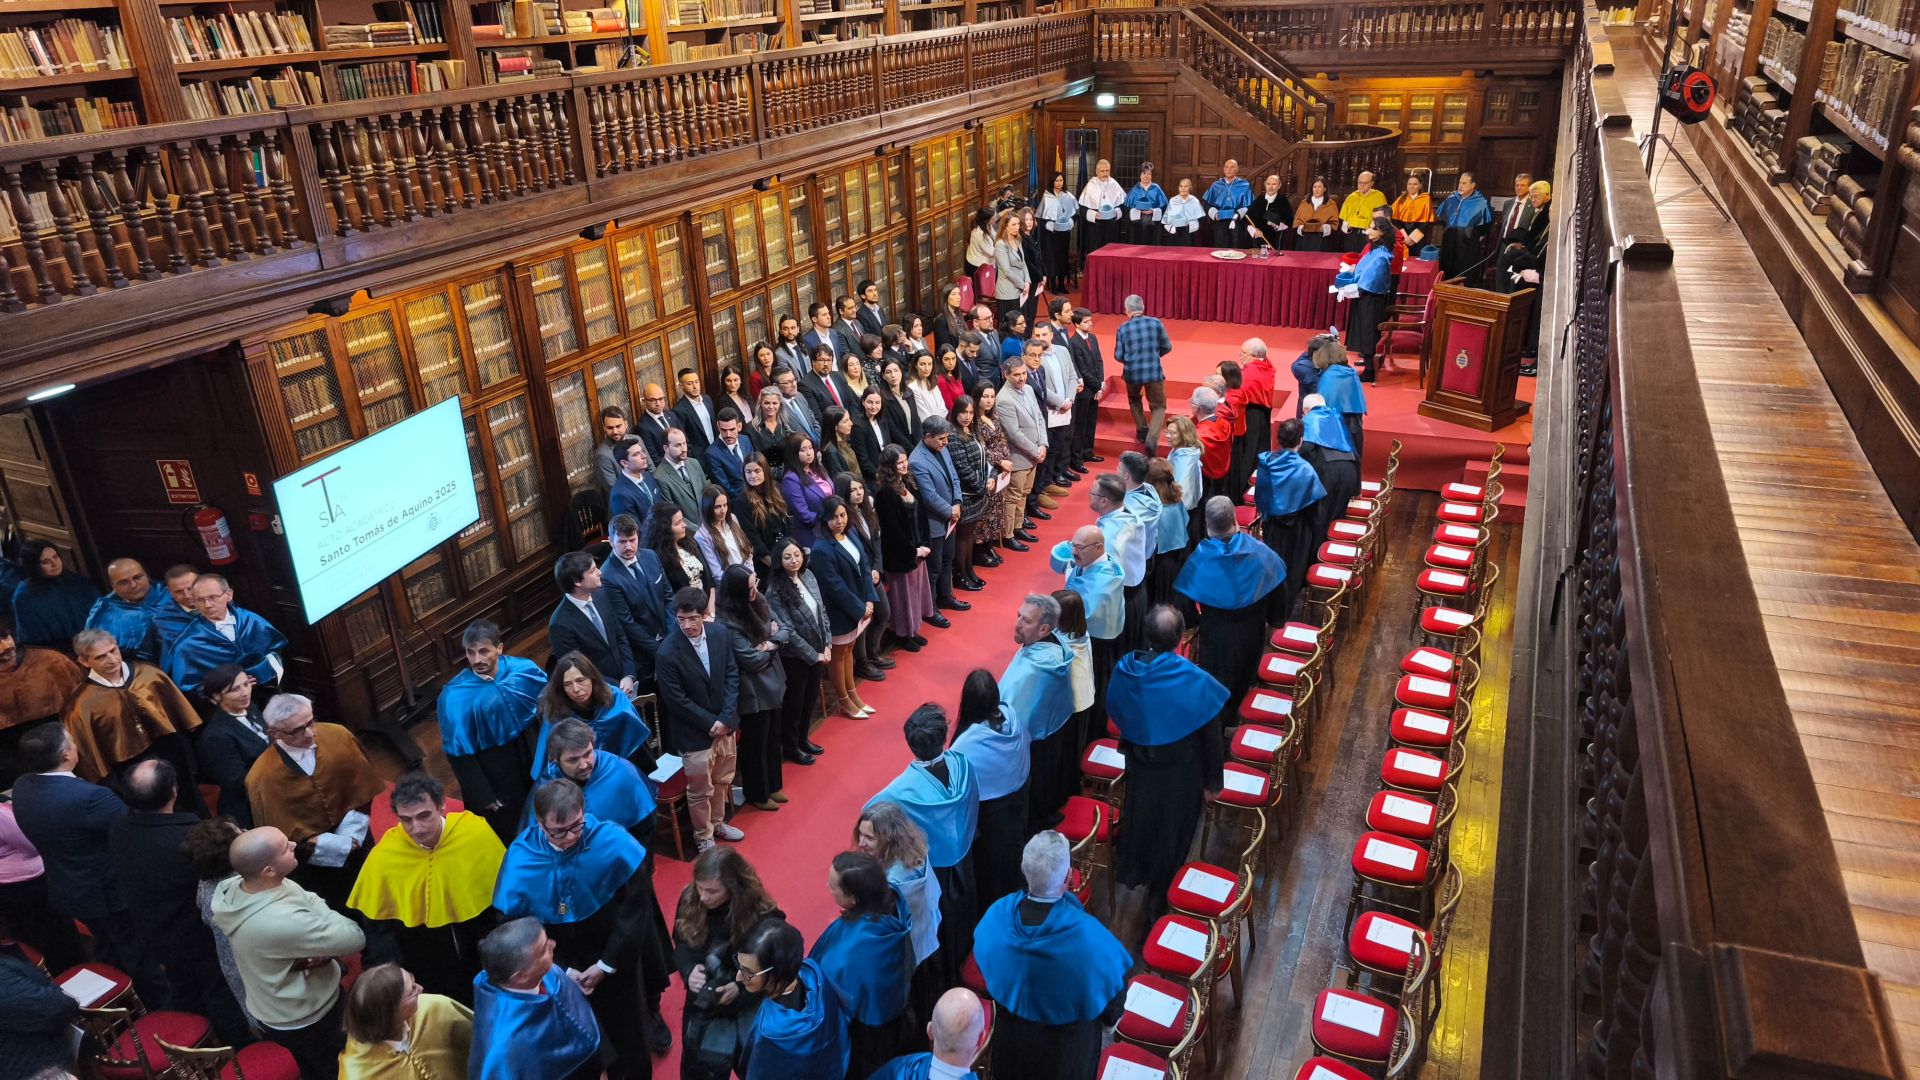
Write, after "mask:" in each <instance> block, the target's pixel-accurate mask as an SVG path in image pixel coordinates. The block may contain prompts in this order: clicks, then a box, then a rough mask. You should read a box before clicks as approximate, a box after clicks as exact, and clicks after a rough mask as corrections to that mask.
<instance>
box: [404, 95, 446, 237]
mask: <svg viewBox="0 0 1920 1080" xmlns="http://www.w3.org/2000/svg"><path fill="white" fill-rule="evenodd" d="M431 123H433V114H432V113H430V112H426V111H412V112H408V113H407V114H406V116H405V117H404V118H402V120H401V122H400V137H401V139H403V140H404V141H405V142H406V144H407V146H408V148H409V159H410V160H411V161H412V162H413V170H412V175H413V177H414V179H415V183H416V185H417V190H418V193H419V199H420V202H419V206H418V210H419V213H420V216H421V217H429V218H430V217H434V216H435V215H437V214H438V213H439V212H440V210H439V207H438V206H437V205H436V203H437V201H438V200H436V199H435V198H434V196H433V182H434V179H435V176H436V174H437V173H439V172H441V171H442V169H443V168H444V163H442V162H441V161H440V160H439V155H437V154H436V153H434V147H433V140H432V138H431V137H430V135H429V134H428V131H427V126H428V125H429V124H431ZM443 183H444V181H443Z"/></svg>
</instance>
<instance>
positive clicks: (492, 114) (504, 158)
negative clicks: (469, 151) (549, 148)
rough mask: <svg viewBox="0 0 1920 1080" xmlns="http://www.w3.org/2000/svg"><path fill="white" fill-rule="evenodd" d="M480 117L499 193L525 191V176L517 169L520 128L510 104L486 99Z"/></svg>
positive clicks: (515, 193)
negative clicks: (494, 162) (496, 172)
mask: <svg viewBox="0 0 1920 1080" xmlns="http://www.w3.org/2000/svg"><path fill="white" fill-rule="evenodd" d="M480 119H481V123H482V127H483V128H484V129H485V130H486V132H487V153H488V155H489V156H491V157H494V158H495V159H496V160H497V162H498V168H499V170H500V192H501V194H502V195H506V194H513V195H525V194H526V193H527V177H526V175H525V174H524V173H522V172H521V171H520V142H521V140H520V131H519V129H518V128H516V127H515V126H514V123H513V109H512V107H511V106H507V105H503V104H501V103H499V102H492V101H490V102H487V103H486V104H485V105H484V106H482V107H481V114H480Z"/></svg>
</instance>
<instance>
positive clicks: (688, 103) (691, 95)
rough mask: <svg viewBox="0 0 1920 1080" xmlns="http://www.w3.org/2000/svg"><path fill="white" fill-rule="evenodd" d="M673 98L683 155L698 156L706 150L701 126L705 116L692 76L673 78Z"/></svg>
mask: <svg viewBox="0 0 1920 1080" xmlns="http://www.w3.org/2000/svg"><path fill="white" fill-rule="evenodd" d="M672 81H673V100H674V103H675V104H677V105H678V106H679V116H680V131H681V135H682V136H683V138H682V140H681V144H682V147H683V148H684V151H685V152H684V153H683V155H682V156H683V157H698V156H699V155H701V154H703V153H705V152H706V149H707V138H706V135H705V132H704V131H703V129H702V126H703V124H704V122H705V120H706V116H705V114H704V112H703V111H702V109H701V108H700V87H699V85H698V82H697V81H696V80H694V79H693V78H691V77H689V76H687V75H685V74H680V75H676V76H674V78H673V80H672Z"/></svg>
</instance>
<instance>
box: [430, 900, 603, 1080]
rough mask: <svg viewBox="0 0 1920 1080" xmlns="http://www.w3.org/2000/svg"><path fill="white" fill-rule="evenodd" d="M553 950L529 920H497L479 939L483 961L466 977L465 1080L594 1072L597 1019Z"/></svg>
mask: <svg viewBox="0 0 1920 1080" xmlns="http://www.w3.org/2000/svg"><path fill="white" fill-rule="evenodd" d="M553 952H554V946H553V941H552V939H550V938H549V937H547V934H546V932H545V931H544V930H542V929H541V927H540V924H539V922H538V921H537V920H535V919H515V920H513V921H512V922H508V923H505V924H503V925H501V926H500V927H499V928H497V929H496V930H494V932H493V933H491V934H488V935H487V937H486V939H485V940H483V941H482V942H481V943H480V956H481V960H482V962H483V963H484V964H485V965H486V968H485V970H483V971H482V972H481V973H480V974H479V975H476V976H474V980H473V1046H472V1049H471V1051H470V1052H469V1055H468V1059H467V1078H468V1080H527V1078H528V1077H536V1076H537V1077H541V1078H543V1080H545V1078H551V1080H594V1078H597V1077H598V1076H599V1075H600V1024H599V1022H598V1021H597V1020H596V1019H595V1018H594V1013H593V1008H592V1006H591V1005H589V1004H588V1000H587V996H586V995H585V994H583V993H581V991H580V987H579V986H578V985H576V984H575V983H574V981H573V979H572V978H571V977H570V976H568V974H567V973H566V972H564V971H562V970H561V969H560V967H559V966H558V965H556V964H555V963H554V962H553ZM446 1080H456V1078H452V1077H449V1078H446Z"/></svg>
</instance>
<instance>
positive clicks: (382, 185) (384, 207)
mask: <svg viewBox="0 0 1920 1080" xmlns="http://www.w3.org/2000/svg"><path fill="white" fill-rule="evenodd" d="M385 119H386V118H385V117H371V116H370V117H367V118H365V119H363V120H360V121H358V122H357V123H355V125H354V128H355V130H356V131H357V132H358V133H359V138H358V139H356V140H355V141H356V142H358V143H360V144H361V145H363V146H364V147H365V148H366V155H367V156H366V159H365V160H366V174H367V193H368V194H369V195H373V194H378V195H379V196H380V224H382V225H384V226H386V227H388V228H392V227H393V223H394V222H396V221H398V220H399V219H400V215H399V214H398V213H397V212H396V210H395V205H396V204H397V203H399V201H400V192H399V189H397V188H396V187H394V184H393V160H392V159H391V158H390V157H388V155H387V140H386V138H385V137H384V135H383V133H382V131H381V123H382V121H383V120H385Z"/></svg>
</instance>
